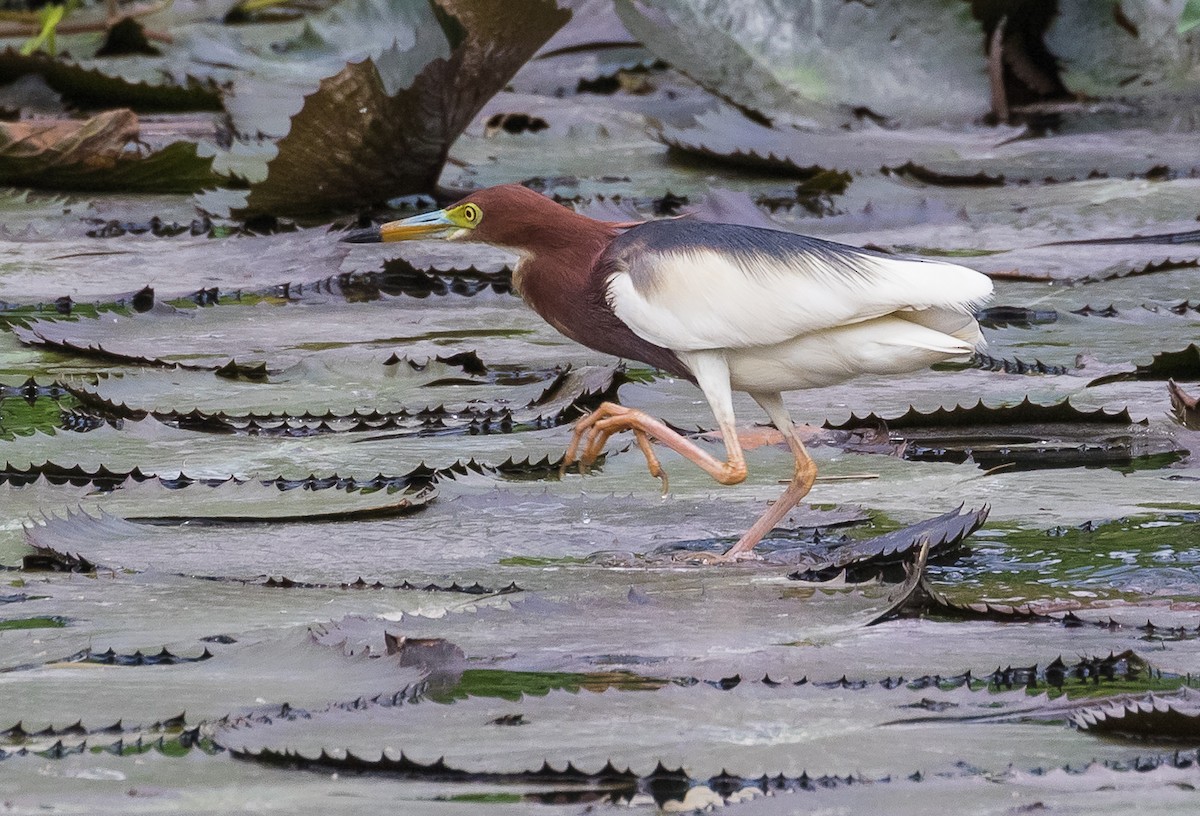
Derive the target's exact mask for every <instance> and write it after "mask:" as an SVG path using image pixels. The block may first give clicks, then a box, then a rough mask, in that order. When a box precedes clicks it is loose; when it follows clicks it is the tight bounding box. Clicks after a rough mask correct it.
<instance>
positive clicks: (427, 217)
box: [342, 210, 462, 244]
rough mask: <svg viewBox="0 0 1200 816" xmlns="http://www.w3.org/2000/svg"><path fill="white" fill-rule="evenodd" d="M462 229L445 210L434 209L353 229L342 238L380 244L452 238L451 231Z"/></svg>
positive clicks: (355, 242) (359, 242)
mask: <svg viewBox="0 0 1200 816" xmlns="http://www.w3.org/2000/svg"><path fill="white" fill-rule="evenodd" d="M461 229H462V228H461V226H460V225H459V224H458V223H456V222H455V221H454V220H452V219H451V218H450V215H449V214H448V213H447V212H446V211H445V210H434V211H433V212H428V213H423V214H421V215H414V216H412V217H411V218H404V219H402V220H400V221H389V222H388V223H386V224H383V225H381V226H378V227H367V228H366V229H360V230H353V231H352V232H349V233H347V234H346V237H345V238H343V239H342V240H343V241H345V242H347V243H351V244H378V243H389V242H391V241H411V240H414V239H417V238H450V237H452V235H451V233H455V232H459V231H460V230H461Z"/></svg>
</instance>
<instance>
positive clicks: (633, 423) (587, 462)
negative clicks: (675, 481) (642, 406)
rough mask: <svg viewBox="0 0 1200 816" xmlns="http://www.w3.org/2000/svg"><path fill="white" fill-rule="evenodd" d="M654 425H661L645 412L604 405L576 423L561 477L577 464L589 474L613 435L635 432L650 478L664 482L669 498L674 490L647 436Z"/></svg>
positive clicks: (605, 403) (607, 403)
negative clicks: (648, 430) (649, 427)
mask: <svg viewBox="0 0 1200 816" xmlns="http://www.w3.org/2000/svg"><path fill="white" fill-rule="evenodd" d="M654 424H658V423H657V422H656V420H654V419H653V418H651V417H649V416H647V415H646V414H644V413H642V412H641V411H638V410H635V409H633V408H626V407H625V406H623V405H617V404H616V403H615V402H604V403H601V404H600V407H599V408H597V409H596V410H595V411H592V412H591V413H590V414H588V415H587V416H585V417H584V418H583V419H581V420H579V421H578V422H577V423H575V431H574V433H572V434H571V444H570V445H568V446H567V452H566V453H565V454H564V455H563V460H562V466H561V467H560V468H559V475H562V474H564V473H566V471H567V468H569V467H570V466H571V465H573V464H575V463H576V462H578V463H579V472H580V473H587V472H588V470H590V469H591V467H592V465H593V464H594V463H595V461H596V459H598V458H599V456H600V454H601V453H603V452H604V446H605V445H607V444H608V440H609V439H610V438H611V437H612V436H613V434H616V433H620V432H621V431H632V432H633V438H634V440H635V441H636V442H637V446H638V448H639V449H640V450H641V451H642V455H643V456H645V457H646V465H647V467H648V468H649V469H650V475H651V476H654V477H655V478H657V479H660V480H662V492H663V495H664V496H665V495H667V491H668V490H669V489H670V482H669V481H668V479H667V472H666V471H665V470H664V469H663V466H662V464H661V463H660V462H659V461H658V456H657V455H656V454H655V453H654V448H653V447H651V444H650V435H649V433H648V432H647V426H649V425H654ZM581 445H582V450H581V449H580V448H581Z"/></svg>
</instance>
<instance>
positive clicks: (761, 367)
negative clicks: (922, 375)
mask: <svg viewBox="0 0 1200 816" xmlns="http://www.w3.org/2000/svg"><path fill="white" fill-rule="evenodd" d="M960 318H961V319H962V324H963V325H962V326H961V328H959V329H958V330H957V331H955V333H954V334H948V333H946V332H943V331H939V330H937V329H935V328H930V327H928V326H924V325H921V324H920V323H917V322H915V321H914V320H913V316H912V315H909V317H908V319H904V318H901V317H897V316H895V315H887V316H886V317H880V318H877V319H875V320H868V321H865V322H863V323H856V324H854V325H851V326H842V327H839V328H836V329H829V330H827V331H821V332H815V333H813V334H806V335H802V336H800V337H796V338H793V339H791V340H788V341H785V342H783V343H779V344H777V345H774V346H757V347H754V348H743V349H730V350H728V351H727V352H726V355H725V359H726V362H727V363H728V365H729V375H730V384H731V385H732V386H733V388H734V389H735V390H738V391H750V392H766V393H771V392H778V391H794V390H797V389H801V388H819V387H821V386H825V385H833V384H834V383H839V382H842V381H844V380H848V379H850V378H851V377H856V376H858V375H859V374H902V373H905V372H909V371H919V370H920V369H923V368H928V367H929V366H931V365H933V364H934V363H939V362H943V361H945V360H950V359H953V358H955V357H961V356H963V355H965V354H970V353H971V351H972V350H973V349H974V347H975V346H976V345H977V344H978V343H979V342H980V341H981V339H982V338H981V337H980V335H979V333H978V332H979V329H978V326H977V325H976V324H975V322H974V321H973V320H970V319H969V318H965V317H964V316H960ZM918 319H919V318H918Z"/></svg>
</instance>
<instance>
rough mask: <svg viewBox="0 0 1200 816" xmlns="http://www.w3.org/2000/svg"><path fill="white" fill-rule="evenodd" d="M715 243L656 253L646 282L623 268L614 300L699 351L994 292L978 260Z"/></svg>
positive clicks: (964, 301) (617, 307) (641, 329)
mask: <svg viewBox="0 0 1200 816" xmlns="http://www.w3.org/2000/svg"><path fill="white" fill-rule="evenodd" d="M746 258H747V256H740V257H739V256H729V255H725V254H721V253H718V252H714V251H712V250H709V249H700V250H692V251H686V252H661V253H656V254H655V255H654V257H653V258H652V259H647V260H646V261H645V262H646V263H653V264H654V276H653V285H652V286H647V287H643V290H641V291H639V289H638V288H637V287H635V286H634V283H633V280H632V278H631V277H630V276H629V275H628V274H627V273H625V272H617V273H615V274H613V275H612V276H611V277H610V279H609V284H608V298H609V304H610V305H611V306H612V309H613V311H614V312H615V313H616V315H617V317H618V318H620V319H621V320H622V321H623V322H624V323H625V324H626V325H628V326H629V327H630V328H631V329H633V331H634V332H635V333H636V334H637V335H639V336H640V337H643V338H645V339H646V340H649V341H650V342H652V343H655V344H657V345H660V346H663V347H665V348H670V349H676V350H683V351H695V350H700V349H714V348H750V347H754V346H769V345H774V344H776V343H782V342H784V341H785V340H789V339H791V338H794V337H799V336H801V335H805V334H810V333H813V332H819V331H822V330H826V329H831V328H835V327H837V326H846V325H851V324H854V323H860V322H862V321H865V320H872V319H874V318H877V317H882V316H884V315H887V314H891V313H893V312H903V311H920V310H924V309H930V308H936V309H951V310H953V311H956V312H960V313H963V314H968V315H969V314H970V313H971V312H972V310H973V309H974V308H975V307H976V306H977V305H978V304H980V303H981V302H983V301H984V300H986V299H987V298H988V296H989V295H990V294H991V292H992V282H991V280H990V279H989V278H988V277H987V276H986V275H983V274H981V273H979V272H976V271H975V270H973V269H968V268H966V267H963V266H957V265H955V264H949V263H942V262H939V261H921V260H912V259H898V258H896V259H893V258H885V257H876V256H873V255H863V256H861V258H859V259H855V260H854V262H855V263H856V264H858V265H859V266H860V269H861V272H862V274H861V275H853V274H848V273H847V272H845V271H843V270H837V269H831V268H829V267H825V266H824V265H823V263H822V262H821V261H820V260H819V259H808V258H806V259H801V260H800V261H797V262H795V263H787V264H785V263H783V262H782V261H780V260H777V259H775V258H773V257H771V256H769V255H757V256H749V260H747V259H746Z"/></svg>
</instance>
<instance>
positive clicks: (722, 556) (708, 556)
mask: <svg viewBox="0 0 1200 816" xmlns="http://www.w3.org/2000/svg"><path fill="white" fill-rule="evenodd" d="M671 560H672V561H677V562H679V563H683V564H705V565H707V566H713V565H716V564H738V563H742V562H745V561H761V560H762V556H760V555H756V554H755V553H754V552H753V551H750V552H724V553H712V552H678V553H675V554H674V555H672V556H671Z"/></svg>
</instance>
